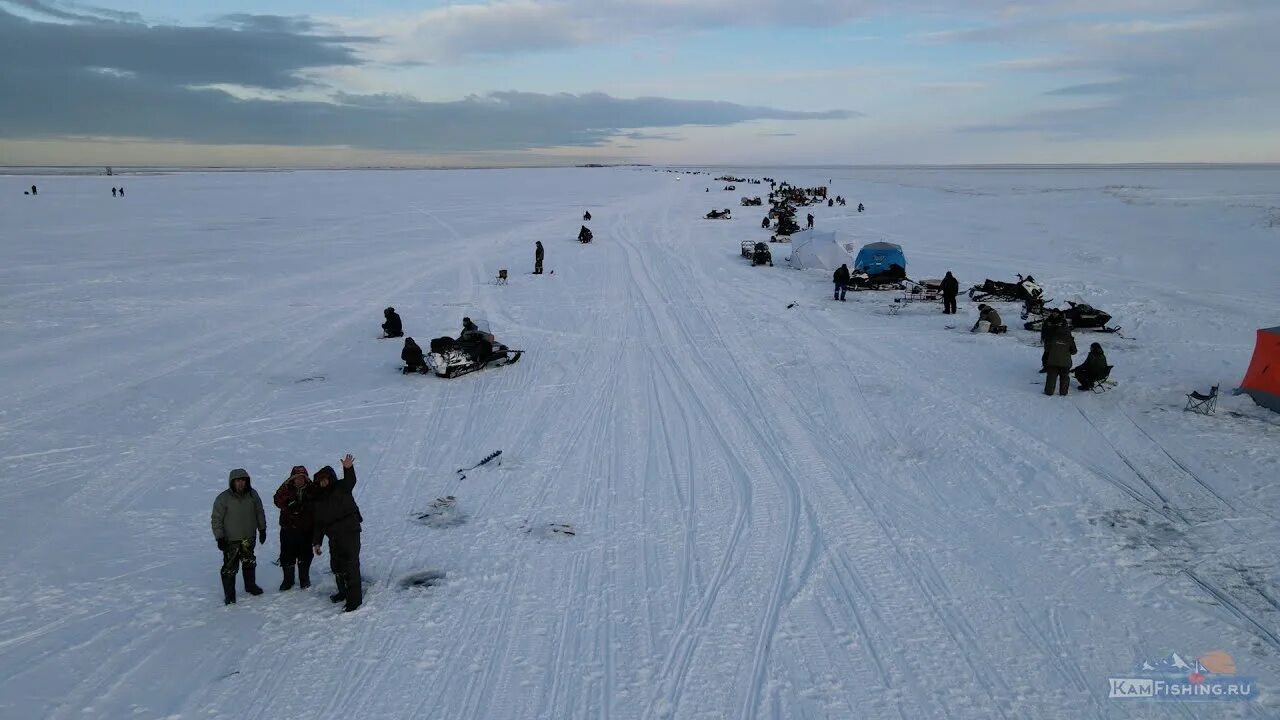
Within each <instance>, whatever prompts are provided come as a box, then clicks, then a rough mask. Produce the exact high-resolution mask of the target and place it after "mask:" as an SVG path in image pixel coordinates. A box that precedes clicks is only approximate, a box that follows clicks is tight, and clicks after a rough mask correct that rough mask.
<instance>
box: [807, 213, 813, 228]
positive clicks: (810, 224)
mask: <svg viewBox="0 0 1280 720" xmlns="http://www.w3.org/2000/svg"><path fill="white" fill-rule="evenodd" d="M808 218H809V227H810V229H812V228H813V213H809V215H808Z"/></svg>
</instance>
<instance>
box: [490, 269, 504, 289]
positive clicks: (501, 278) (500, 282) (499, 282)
mask: <svg viewBox="0 0 1280 720" xmlns="http://www.w3.org/2000/svg"><path fill="white" fill-rule="evenodd" d="M493 284H494V285H506V284H507V269H506V268H503V269H501V270H499V271H498V277H497V279H495V280H494V281H493Z"/></svg>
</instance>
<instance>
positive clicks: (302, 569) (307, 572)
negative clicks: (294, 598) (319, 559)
mask: <svg viewBox="0 0 1280 720" xmlns="http://www.w3.org/2000/svg"><path fill="white" fill-rule="evenodd" d="M298 587H300V588H302V589H303V590H306V589H307V588H309V587H311V561H309V560H303V561H301V562H299V563H298Z"/></svg>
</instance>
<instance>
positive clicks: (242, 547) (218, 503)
mask: <svg viewBox="0 0 1280 720" xmlns="http://www.w3.org/2000/svg"><path fill="white" fill-rule="evenodd" d="M227 485H228V487H227V489H226V490H223V491H222V492H221V493H219V494H218V497H217V499H216V500H214V501H213V514H212V517H211V524H212V526H213V538H214V540H217V541H218V549H219V550H221V551H222V595H223V602H224V603H225V604H227V605H230V604H232V603H234V602H235V601H236V570H237V566H238V567H239V569H241V570H242V571H243V573H244V591H245V592H247V593H249V594H250V595H261V594H262V588H260V587H258V583H257V580H256V578H255V577H254V575H255V574H256V573H257V570H258V560H257V558H255V557H254V555H253V536H254V535H255V534H256V535H257V536H258V542H260V543H265V542H266V541H267V514H266V512H265V511H264V510H263V508H262V498H260V497H258V491H257V490H254V489H253V487H252V486H251V485H250V484H249V473H248V472H246V471H245V470H244V469H243V468H236V469H235V470H232V471H231V474H230V476H229V477H228V479H227Z"/></svg>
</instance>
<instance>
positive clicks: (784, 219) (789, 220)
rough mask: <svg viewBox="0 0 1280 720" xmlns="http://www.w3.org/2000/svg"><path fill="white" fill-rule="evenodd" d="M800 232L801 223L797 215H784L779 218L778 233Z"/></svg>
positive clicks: (790, 233)
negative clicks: (798, 221)
mask: <svg viewBox="0 0 1280 720" xmlns="http://www.w3.org/2000/svg"><path fill="white" fill-rule="evenodd" d="M798 232H800V225H799V224H798V223H796V219H795V216H792V215H783V216H781V217H779V218H778V229H777V231H776V233H775V234H777V235H792V234H794V233H798Z"/></svg>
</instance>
